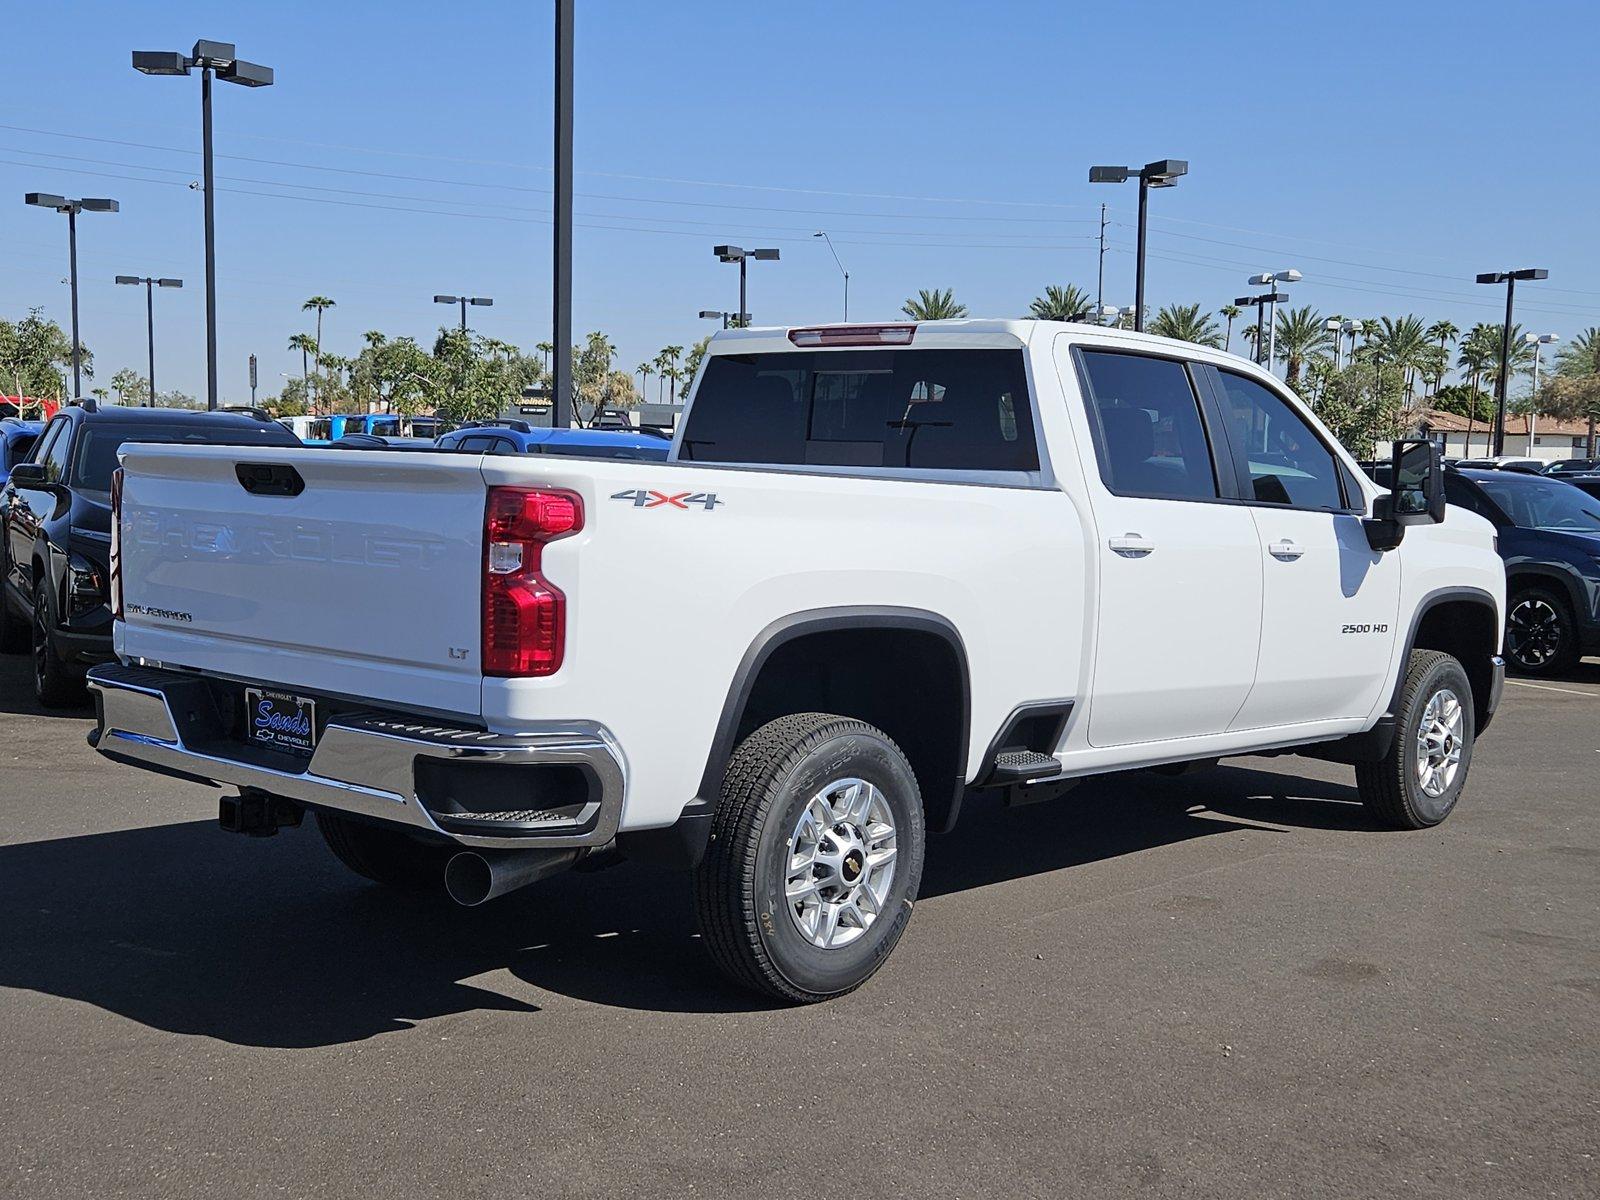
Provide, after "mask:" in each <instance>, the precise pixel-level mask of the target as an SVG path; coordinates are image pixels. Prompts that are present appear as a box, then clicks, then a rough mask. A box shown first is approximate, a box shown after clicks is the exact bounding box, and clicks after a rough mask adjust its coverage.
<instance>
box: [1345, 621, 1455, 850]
mask: <svg viewBox="0 0 1600 1200" xmlns="http://www.w3.org/2000/svg"><path fill="white" fill-rule="evenodd" d="M1395 717H1396V720H1397V724H1398V728H1397V729H1396V730H1395V735H1394V744H1393V745H1392V746H1390V747H1389V753H1388V754H1387V755H1385V756H1384V758H1383V759H1382V761H1380V762H1375V763H1360V764H1358V765H1357V766H1356V786H1357V788H1358V790H1359V791H1360V794H1361V802H1362V804H1364V805H1365V806H1366V807H1367V810H1368V811H1369V812H1371V813H1372V815H1373V816H1375V817H1376V818H1378V819H1379V820H1380V821H1382V822H1383V823H1384V824H1386V825H1389V826H1392V827H1393V828H1395V829H1427V828H1428V827H1429V826H1432V825H1437V824H1439V822H1441V821H1443V820H1444V819H1445V818H1446V817H1448V816H1449V815H1450V813H1451V812H1452V811H1453V810H1454V809H1455V806H1456V801H1457V800H1459V799H1460V798H1461V790H1462V788H1464V787H1465V786H1466V782H1467V770H1468V768H1469V767H1470V766H1471V765H1472V745H1473V739H1474V736H1475V733H1476V730H1475V727H1474V718H1473V708H1472V685H1471V684H1470V683H1469V682H1468V680H1467V673H1466V671H1464V670H1463V669H1462V667H1461V664H1460V663H1459V662H1457V661H1456V660H1455V659H1454V658H1452V657H1451V656H1450V655H1448V654H1441V653H1440V652H1439V651H1437V650H1413V651H1412V652H1411V659H1410V662H1409V663H1408V664H1407V668H1406V678H1405V683H1404V684H1403V685H1402V687H1401V689H1400V704H1399V707H1398V711H1397V712H1396V714H1395Z"/></svg>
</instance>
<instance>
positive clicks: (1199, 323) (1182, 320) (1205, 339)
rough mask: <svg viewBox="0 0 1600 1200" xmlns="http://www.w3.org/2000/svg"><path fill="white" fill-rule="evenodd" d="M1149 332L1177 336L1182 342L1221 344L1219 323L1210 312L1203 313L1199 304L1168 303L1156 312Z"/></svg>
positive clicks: (1168, 336)
mask: <svg viewBox="0 0 1600 1200" xmlns="http://www.w3.org/2000/svg"><path fill="white" fill-rule="evenodd" d="M1148 332H1150V333H1153V334H1155V335H1156V336H1157V337H1167V338H1177V339H1178V340H1179V341H1180V342H1194V343H1196V344H1197V345H1201V346H1212V347H1216V346H1219V345H1221V343H1222V337H1221V335H1220V334H1218V332H1217V323H1216V322H1215V321H1213V320H1212V319H1211V314H1210V313H1202V312H1201V311H1200V306H1199V305H1198V304H1168V305H1165V306H1164V307H1163V308H1162V309H1161V311H1160V312H1158V313H1156V319H1155V320H1153V321H1151V322H1150V324H1149V326H1148Z"/></svg>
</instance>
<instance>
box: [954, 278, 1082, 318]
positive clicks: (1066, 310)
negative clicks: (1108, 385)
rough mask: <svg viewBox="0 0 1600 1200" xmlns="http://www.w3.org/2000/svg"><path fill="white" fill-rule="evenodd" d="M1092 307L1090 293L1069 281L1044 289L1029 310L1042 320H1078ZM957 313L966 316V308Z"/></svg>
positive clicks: (1029, 306) (1034, 299)
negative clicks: (1063, 285)
mask: <svg viewBox="0 0 1600 1200" xmlns="http://www.w3.org/2000/svg"><path fill="white" fill-rule="evenodd" d="M923 295H924V296H925V295H927V293H926V292H924V293H923ZM1090 307H1091V305H1090V303H1089V293H1088V292H1085V291H1083V290H1082V289H1081V288H1079V287H1078V285H1077V284H1075V283H1069V284H1067V286H1066V287H1060V286H1058V285H1057V284H1054V283H1052V284H1051V285H1050V286H1049V287H1047V288H1045V289H1044V295H1042V296H1035V297H1034V298H1033V303H1032V304H1030V305H1028V312H1029V313H1030V314H1031V315H1032V316H1034V317H1036V318H1038V319H1039V320H1041V321H1077V320H1080V319H1081V318H1082V317H1083V314H1084V313H1086V312H1088V311H1089V308H1090ZM955 315H957V316H965V315H966V309H962V310H961V312H960V313H957V314H955ZM928 319H929V320H932V319H933V318H931V317H930V318H928Z"/></svg>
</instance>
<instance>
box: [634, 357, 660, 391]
mask: <svg viewBox="0 0 1600 1200" xmlns="http://www.w3.org/2000/svg"><path fill="white" fill-rule="evenodd" d="M633 373H634V374H635V375H637V376H638V377H639V395H640V396H648V395H649V394H650V392H649V385H650V376H652V375H654V374H655V373H656V364H655V363H654V362H653V361H652V362H642V363H640V364H639V365H638V366H637V367H635V368H634V369H633Z"/></svg>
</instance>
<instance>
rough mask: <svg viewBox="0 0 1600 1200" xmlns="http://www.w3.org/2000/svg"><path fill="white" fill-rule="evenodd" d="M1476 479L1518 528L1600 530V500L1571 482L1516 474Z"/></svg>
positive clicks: (1568, 531) (1577, 531)
mask: <svg viewBox="0 0 1600 1200" xmlns="http://www.w3.org/2000/svg"><path fill="white" fill-rule="evenodd" d="M1477 482H1478V486H1479V487H1481V488H1482V489H1483V490H1484V491H1486V492H1488V493H1489V498H1490V499H1491V500H1493V501H1494V502H1495V503H1496V504H1498V505H1499V506H1500V508H1501V510H1502V511H1504V513H1505V514H1506V516H1508V517H1510V518H1511V523H1512V524H1513V525H1515V526H1517V527H1518V528H1519V529H1547V530H1552V531H1556V532H1560V533H1600V500H1596V499H1595V498H1594V497H1593V496H1590V495H1587V494H1585V493H1584V491H1583V490H1582V489H1581V488H1575V487H1573V486H1572V485H1571V484H1570V483H1558V482H1556V481H1555V480H1549V479H1538V478H1535V477H1533V476H1522V477H1521V478H1518V477H1517V476H1515V475H1508V476H1505V477H1503V478H1496V479H1486V478H1481V477H1480V478H1479V479H1478V481H1477Z"/></svg>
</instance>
